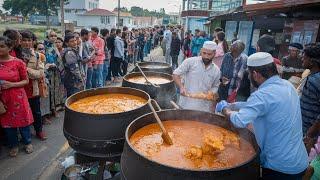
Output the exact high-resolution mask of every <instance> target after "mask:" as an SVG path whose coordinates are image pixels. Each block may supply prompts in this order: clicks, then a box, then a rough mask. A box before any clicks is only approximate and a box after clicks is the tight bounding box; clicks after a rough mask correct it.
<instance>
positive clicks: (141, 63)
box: [138, 61, 171, 69]
mask: <svg viewBox="0 0 320 180" xmlns="http://www.w3.org/2000/svg"><path fill="white" fill-rule="evenodd" d="M148 64H150V65H161V66H163V68H170V67H171V65H170V64H168V63H165V62H156V61H154V62H139V63H138V65H139V66H140V67H141V68H146V67H144V66H143V65H148ZM157 69H161V68H157Z"/></svg>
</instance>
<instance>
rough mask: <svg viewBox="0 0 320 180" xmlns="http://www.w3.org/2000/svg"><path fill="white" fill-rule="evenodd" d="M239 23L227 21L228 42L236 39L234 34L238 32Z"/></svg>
mask: <svg viewBox="0 0 320 180" xmlns="http://www.w3.org/2000/svg"><path fill="white" fill-rule="evenodd" d="M237 26H238V22H237V21H227V22H226V28H225V29H226V39H227V41H229V42H231V41H232V39H233V38H234V36H233V34H234V33H236V32H237Z"/></svg>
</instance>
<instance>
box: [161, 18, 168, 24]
mask: <svg viewBox="0 0 320 180" xmlns="http://www.w3.org/2000/svg"><path fill="white" fill-rule="evenodd" d="M169 22H170V17H163V20H162V24H163V25H168V24H169Z"/></svg>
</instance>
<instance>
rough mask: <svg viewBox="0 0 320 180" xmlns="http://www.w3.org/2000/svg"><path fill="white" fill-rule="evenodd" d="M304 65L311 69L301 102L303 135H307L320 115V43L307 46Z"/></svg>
mask: <svg viewBox="0 0 320 180" xmlns="http://www.w3.org/2000/svg"><path fill="white" fill-rule="evenodd" d="M302 65H303V67H304V68H306V69H310V75H309V76H308V77H307V80H306V83H305V85H304V87H303V90H302V96H301V100H300V104H301V113H302V122H303V133H304V134H307V133H308V130H309V129H310V128H311V127H312V126H313V125H315V124H316V122H317V121H316V119H317V117H318V116H319V115H320V43H317V44H315V43H314V44H308V45H306V46H305V49H304V54H303V64H302Z"/></svg>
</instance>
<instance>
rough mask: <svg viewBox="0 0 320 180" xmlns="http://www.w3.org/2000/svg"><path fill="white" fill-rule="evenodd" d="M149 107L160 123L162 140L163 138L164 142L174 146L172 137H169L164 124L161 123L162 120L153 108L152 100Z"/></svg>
mask: <svg viewBox="0 0 320 180" xmlns="http://www.w3.org/2000/svg"><path fill="white" fill-rule="evenodd" d="M148 105H149V107H150V109H151V111H152V113H153V115H154V117H155V118H156V120H157V123H158V124H159V126H160V129H161V131H162V138H163V140H164V141H165V142H166V143H167V144H169V145H172V144H173V142H172V139H171V137H170V136H169V134H168V132H167V130H166V129H165V128H164V126H163V124H162V122H161V120H160V118H159V116H158V114H157V112H156V110H155V109H154V108H153V106H152V103H151V100H150V101H148Z"/></svg>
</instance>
